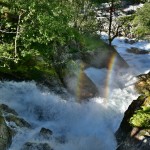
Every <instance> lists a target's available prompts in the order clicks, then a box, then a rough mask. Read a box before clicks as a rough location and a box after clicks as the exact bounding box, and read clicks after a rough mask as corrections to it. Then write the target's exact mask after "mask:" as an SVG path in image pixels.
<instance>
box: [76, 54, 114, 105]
mask: <svg viewBox="0 0 150 150" xmlns="http://www.w3.org/2000/svg"><path fill="white" fill-rule="evenodd" d="M116 62H117V54H116V53H115V52H114V53H112V55H111V56H110V58H109V61H108V64H107V69H108V71H107V75H106V78H105V79H104V80H105V83H104V90H103V95H102V97H104V99H105V100H104V103H107V102H108V100H109V97H110V94H111V91H110V90H111V83H112V82H113V79H112V78H113V72H114V68H115V66H116ZM83 66H84V65H83V64H82V63H81V64H79V68H78V69H79V72H78V75H77V85H76V91H75V93H76V98H77V99H78V100H79V99H82V98H84V97H85V96H86V95H87V92H85V91H86V90H87V89H85V88H86V87H88V85H87V84H86V82H87V80H86V78H87V77H86V76H85V73H84V71H83V70H84V67H83ZM88 88H89V90H88V91H89V94H88V95H87V96H89V97H92V94H93V93H92V92H93V91H94V90H93V91H92V90H91V88H92V87H88ZM93 88H94V87H93ZM94 94H95V93H94ZM94 94H93V96H94ZM79 101H80V100H79Z"/></svg>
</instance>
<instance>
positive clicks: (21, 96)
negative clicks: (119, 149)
mask: <svg viewBox="0 0 150 150" xmlns="http://www.w3.org/2000/svg"><path fill="white" fill-rule="evenodd" d="M125 56H126V55H125ZM146 56H147V55H146ZM134 57H135V56H134ZM138 57H140V56H138ZM142 57H143V56H142ZM147 59H148V60H149V59H150V56H149V55H148V58H147ZM148 60H147V61H148ZM129 63H130V62H129ZM131 65H132V64H131ZM141 65H142V64H141ZM143 67H144V63H143ZM145 67H146V68H145V70H144V68H142V71H143V70H144V72H146V71H148V69H147V65H146V66H145ZM134 69H135V68H134ZM138 71H139V70H138ZM85 72H86V74H87V75H88V76H89V77H90V78H91V80H92V81H93V82H94V83H95V84H96V83H98V82H99V76H98V74H100V73H102V76H103V75H104V73H105V72H106V70H97V69H95V68H89V70H86V71H85ZM144 72H143V73H144ZM136 73H137V72H136ZM117 79H118V80H117V82H118V83H121V85H122V86H121V87H120V86H113V85H112V87H111V91H110V92H109V97H107V99H106V98H102V97H96V98H93V99H90V100H89V101H88V102H83V103H77V102H76V101H75V99H74V98H73V97H72V98H68V99H67V100H66V99H62V98H61V97H59V96H58V95H56V94H54V93H53V92H51V91H48V90H44V89H43V90H41V89H40V88H39V87H38V86H37V85H36V83H34V82H18V83H17V82H13V81H11V82H0V103H4V104H7V105H8V106H10V107H11V108H13V109H15V110H16V112H17V113H18V114H19V116H21V117H22V118H24V119H25V120H26V121H28V122H29V123H30V124H31V125H32V128H31V129H27V128H17V129H16V130H17V134H16V136H14V138H13V141H12V145H11V147H10V148H9V150H21V148H22V146H23V144H24V143H26V142H36V143H41V142H42V143H48V144H50V145H51V147H52V148H53V149H54V150H115V149H116V146H117V143H116V140H115V136H114V133H115V131H116V130H117V129H118V127H119V125H120V122H121V120H122V118H123V115H124V112H125V110H126V109H127V108H128V106H129V105H130V103H131V102H132V100H134V99H136V98H137V96H138V94H137V93H136V92H135V90H134V87H133V83H134V82H135V81H136V79H135V78H134V74H133V72H132V71H130V70H126V71H124V72H121V73H118V76H117ZM111 80H112V81H113V82H116V81H114V80H113V78H112V79H111ZM119 85H120V84H119ZM9 125H11V123H10V124H9ZM42 127H45V128H47V129H50V130H52V131H53V135H52V136H51V138H50V139H44V138H41V137H40V136H39V134H38V133H39V131H40V129H41V128H42Z"/></svg>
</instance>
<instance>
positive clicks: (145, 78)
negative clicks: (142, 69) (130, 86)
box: [135, 72, 150, 96]
mask: <svg viewBox="0 0 150 150" xmlns="http://www.w3.org/2000/svg"><path fill="white" fill-rule="evenodd" d="M137 78H138V81H137V82H136V84H135V88H136V90H137V91H138V92H139V93H140V94H144V95H146V96H149V95H150V72H149V73H147V74H141V75H139V76H137Z"/></svg>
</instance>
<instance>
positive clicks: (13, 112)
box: [0, 104, 18, 116]
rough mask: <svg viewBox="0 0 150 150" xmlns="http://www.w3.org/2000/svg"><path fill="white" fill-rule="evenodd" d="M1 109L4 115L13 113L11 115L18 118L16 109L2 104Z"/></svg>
mask: <svg viewBox="0 0 150 150" xmlns="http://www.w3.org/2000/svg"><path fill="white" fill-rule="evenodd" d="M0 109H1V111H2V112H3V113H4V114H6V113H11V114H14V115H16V116H17V115H18V113H17V112H16V111H15V110H14V109H12V108H10V107H8V106H7V105H5V104H0Z"/></svg>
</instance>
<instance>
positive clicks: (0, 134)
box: [0, 112, 12, 150]
mask: <svg viewBox="0 0 150 150" xmlns="http://www.w3.org/2000/svg"><path fill="white" fill-rule="evenodd" d="M11 140H12V134H11V130H10V129H9V128H8V127H7V125H6V122H5V120H4V117H3V116H2V114H1V112H0V150H6V149H7V148H8V147H9V146H10V144H11Z"/></svg>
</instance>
